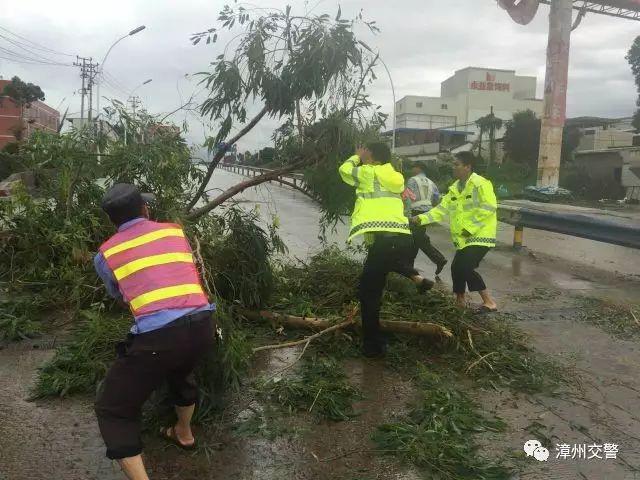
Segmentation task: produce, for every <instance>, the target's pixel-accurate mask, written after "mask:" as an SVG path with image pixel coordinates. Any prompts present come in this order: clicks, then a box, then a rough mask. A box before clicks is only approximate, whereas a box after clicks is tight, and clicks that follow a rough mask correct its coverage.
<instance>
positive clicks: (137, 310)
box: [100, 220, 209, 317]
mask: <svg viewBox="0 0 640 480" xmlns="http://www.w3.org/2000/svg"><path fill="white" fill-rule="evenodd" d="M100 252H102V255H103V256H104V258H105V260H106V262H107V265H108V266H109V268H110V269H111V271H112V272H113V275H114V276H115V279H116V280H117V282H118V287H119V289H120V292H121V293H122V297H123V299H124V300H125V302H127V303H128V304H129V307H130V308H131V312H132V313H133V315H134V316H136V317H138V316H140V315H148V314H151V313H155V312H159V311H160V310H166V309H179V308H197V307H203V306H206V305H208V304H209V300H208V299H207V297H206V295H205V293H204V290H203V289H202V285H201V283H200V277H199V275H198V271H197V269H196V266H195V263H194V261H193V254H192V252H191V247H190V246H189V243H188V242H187V239H186V238H185V235H184V231H183V230H182V228H181V227H180V226H179V225H175V224H172V223H157V222H152V221H150V220H145V221H142V222H140V223H136V224H135V225H133V226H131V227H130V228H127V229H126V230H123V231H122V232H118V233H116V234H115V235H114V236H113V237H111V238H110V239H109V240H107V241H106V242H105V243H103V244H102V246H101V247H100Z"/></svg>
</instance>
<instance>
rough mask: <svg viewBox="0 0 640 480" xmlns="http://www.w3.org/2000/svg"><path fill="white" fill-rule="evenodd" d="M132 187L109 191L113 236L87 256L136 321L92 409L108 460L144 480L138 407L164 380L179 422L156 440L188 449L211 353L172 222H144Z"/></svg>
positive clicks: (207, 315)
mask: <svg viewBox="0 0 640 480" xmlns="http://www.w3.org/2000/svg"><path fill="white" fill-rule="evenodd" d="M143 195H145V194H141V193H140V192H139V191H138V189H137V188H136V187H135V186H134V185H130V184H125V183H120V184H116V185H114V186H113V187H112V188H110V189H109V190H108V191H107V192H106V194H105V196H104V198H103V200H102V208H103V209H104V211H105V212H106V213H107V215H108V216H109V218H110V219H111V221H112V222H113V223H114V224H115V225H116V227H117V228H118V231H117V233H116V234H115V235H113V236H112V237H111V238H109V239H108V240H107V241H106V242H105V243H103V244H102V246H101V247H100V250H99V253H98V254H97V255H96V257H95V259H94V264H95V267H96V271H97V272H98V275H99V276H100V277H101V278H102V280H103V281H104V283H105V286H106V288H107V291H108V293H109V294H110V295H111V296H113V297H114V298H116V299H118V300H121V301H123V302H124V303H126V304H127V305H128V307H129V308H130V309H131V313H132V314H133V317H134V320H135V323H134V326H133V327H132V328H131V333H130V334H129V335H128V338H127V341H126V342H123V343H121V344H119V345H118V348H117V350H118V358H117V359H116V361H115V362H114V363H113V365H112V366H111V368H110V369H109V371H108V372H107V375H106V377H105V379H104V382H103V384H102V389H101V391H100V392H99V393H98V398H97V400H96V405H95V411H96V415H97V417H98V426H99V427H100V433H101V434H102V438H103V439H104V442H105V444H106V447H107V457H108V458H110V459H115V460H117V461H118V462H119V463H120V465H121V467H122V470H123V471H124V473H125V474H126V476H127V477H128V478H129V479H131V480H148V478H149V477H148V476H147V473H146V470H145V467H144V464H143V461H142V457H141V452H142V442H141V440H140V426H141V425H140V422H141V409H142V405H143V404H144V402H145V401H146V400H147V398H149V396H150V395H151V393H152V392H153V391H154V390H155V389H156V388H158V387H159V386H160V385H162V384H163V383H164V382H165V381H166V382H167V383H168V385H169V391H170V393H171V396H172V400H173V404H174V405H175V411H176V415H177V417H178V420H177V422H176V424H175V425H174V426H172V427H169V428H165V429H163V430H162V432H161V433H162V435H163V436H164V437H165V438H166V439H167V440H169V441H171V442H172V443H175V444H176V445H178V446H179V447H181V448H184V449H193V448H194V447H195V440H194V438H193V433H192V432H191V425H190V423H191V417H192V416H193V412H194V409H195V404H196V399H197V387H196V384H195V378H194V374H193V370H194V367H195V366H196V364H197V363H198V362H199V361H200V360H201V358H202V357H203V356H204V354H205V353H206V352H207V351H209V350H210V349H212V348H214V345H215V340H214V335H215V331H216V328H215V325H214V321H213V319H212V311H213V310H214V309H215V305H213V304H211V303H210V302H209V299H208V298H207V296H206V294H205V292H204V289H203V288H202V283H201V281H200V278H199V275H198V271H197V269H196V265H195V263H194V260H193V255H192V252H191V247H190V246H189V242H188V241H187V239H186V237H185V233H184V231H183V230H182V228H181V227H180V226H179V225H175V224H171V223H157V222H153V221H151V220H149V208H148V205H147V204H146V203H145V197H144V196H143Z"/></svg>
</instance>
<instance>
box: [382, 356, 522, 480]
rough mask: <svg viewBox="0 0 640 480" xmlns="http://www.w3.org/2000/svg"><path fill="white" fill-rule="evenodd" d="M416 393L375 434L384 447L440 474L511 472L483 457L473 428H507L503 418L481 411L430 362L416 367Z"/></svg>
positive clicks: (474, 475) (478, 476)
mask: <svg viewBox="0 0 640 480" xmlns="http://www.w3.org/2000/svg"><path fill="white" fill-rule="evenodd" d="M417 384H418V386H419V392H418V399H417V400H416V402H415V405H414V406H413V408H412V409H411V411H410V412H409V413H408V414H407V415H405V416H404V417H401V418H399V419H397V421H395V422H393V423H387V424H384V425H381V426H380V427H378V430H377V431H376V432H375V433H374V435H373V440H374V441H375V442H376V444H377V445H378V447H379V448H380V449H381V450H386V451H393V452H395V453H396V454H397V455H399V456H400V458H402V459H404V460H406V461H409V462H411V463H413V464H414V465H416V466H418V467H422V468H425V469H427V470H429V471H430V472H432V474H433V477H432V478H437V479H443V480H444V479H452V480H457V479H473V480H477V479H487V480H488V479H496V480H497V479H507V478H509V477H510V472H509V470H508V469H507V468H505V467H503V466H501V465H500V464H498V463H497V462H496V461H495V460H493V461H492V460H488V459H486V458H482V457H479V456H478V454H477V446H476V445H475V444H474V440H473V436H472V435H473V434H478V433H481V432H486V431H489V432H503V431H504V430H505V427H506V425H505V424H504V422H502V421H501V420H500V419H489V418H486V417H485V416H483V415H481V414H480V413H479V406H478V405H477V404H475V402H474V401H473V400H471V399H470V398H469V397H468V395H467V394H465V393H464V392H462V391H460V390H459V389H458V388H456V387H455V386H453V385H451V384H448V383H447V382H446V381H445V380H443V379H442V378H441V377H440V376H438V375H436V374H433V373H430V372H429V371H428V370H427V369H426V367H422V368H421V369H419V372H418V379H417Z"/></svg>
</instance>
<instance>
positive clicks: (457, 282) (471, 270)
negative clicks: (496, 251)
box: [451, 245, 489, 293]
mask: <svg viewBox="0 0 640 480" xmlns="http://www.w3.org/2000/svg"><path fill="white" fill-rule="evenodd" d="M488 251H489V247H482V246H480V245H470V246H468V247H465V248H463V249H462V250H457V251H456V255H455V257H453V262H451V280H452V281H453V292H454V293H464V292H465V291H466V288H467V287H469V291H470V292H480V291H482V290H486V288H487V286H486V285H485V283H484V280H483V279H482V277H481V276H480V274H479V273H478V272H476V268H478V266H479V265H480V262H481V261H482V259H483V258H484V256H485V255H486V254H487V252H488Z"/></svg>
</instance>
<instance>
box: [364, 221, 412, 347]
mask: <svg viewBox="0 0 640 480" xmlns="http://www.w3.org/2000/svg"><path fill="white" fill-rule="evenodd" d="M412 254H413V240H412V238H411V235H406V234H400V233H399V234H392V233H388V234H387V233H376V234H375V240H374V242H373V244H372V245H371V246H370V247H369V252H368V254H367V258H366V260H365V262H364V267H363V269H362V275H361V276H360V285H359V288H358V296H359V299H360V315H361V318H362V335H363V343H364V345H363V346H364V350H365V352H366V353H371V354H377V353H382V352H383V351H384V346H385V342H384V338H383V337H382V335H381V332H380V303H381V301H382V292H383V291H384V286H385V283H386V280H387V274H389V272H395V273H398V274H400V275H402V276H404V277H408V278H410V277H412V276H414V275H418V271H417V270H416V269H415V268H413V257H412Z"/></svg>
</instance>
